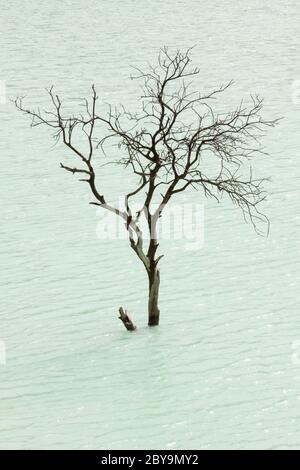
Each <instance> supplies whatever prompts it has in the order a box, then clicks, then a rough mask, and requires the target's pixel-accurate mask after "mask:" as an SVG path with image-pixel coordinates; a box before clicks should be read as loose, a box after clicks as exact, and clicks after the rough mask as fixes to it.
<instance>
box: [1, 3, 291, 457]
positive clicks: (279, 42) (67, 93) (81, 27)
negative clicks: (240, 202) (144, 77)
mask: <svg viewBox="0 0 300 470" xmlns="http://www.w3.org/2000/svg"><path fill="white" fill-rule="evenodd" d="M2 3H3V5H1V19H0V21H1V32H2V35H1V46H2V47H1V49H0V59H1V60H0V63H1V70H0V74H1V76H0V80H1V83H2V85H1V90H2V91H3V90H4V84H5V87H6V99H5V96H4V94H3V93H2V96H1V100H0V103H1V104H0V113H1V128H0V145H1V149H0V151H1V162H2V164H1V173H0V179H1V183H0V192H1V197H0V206H1V217H2V224H1V228H0V252H1V268H2V269H1V278H0V285H1V303H0V309H1V311H0V353H1V350H2V359H1V360H0V398H1V399H0V448H1V449H15V448H24V449H39V448H43V449H64V448H70V449H75V448H78V449H107V448H109V449H116V448H119V449H142V448H147V449H157V448H166V449H167V448H170V449H171V448H174V449H189V448H195V449H209V448H210V449H223V448H224V449H247V448H257V449H280V448H285V449H287V448H293V449H296V448H299V447H300V401H299V400H300V360H299V358H298V352H299V342H300V320H299V249H300V244H299V234H298V232H299V226H300V221H299V208H298V207H299V203H298V198H299V179H300V166H299V164H298V159H299V153H300V139H299V135H300V133H299V129H300V96H299V97H298V96H297V95H298V92H297V90H298V82H297V81H298V80H300V62H299V48H300V37H299V33H298V22H299V21H298V18H299V14H300V5H299V2H297V1H296V0H294V1H289V2H287V1H278V0H272V1H271V0H268V1H265V2H263V3H262V2H259V1H257V0H254V1H252V2H251V3H249V2H247V1H244V0H239V1H236V2H234V3H232V2H229V1H228V0H225V1H220V0H216V1H215V2H213V4H211V3H209V2H204V1H196V0H191V1H189V2H184V1H177V0H176V1H172V2H171V1H170V0H166V1H165V2H160V1H155V0H149V1H148V2H147V3H146V4H143V2H138V1H128V0H125V1H123V2H121V1H109V2H108V1H106V0H104V1H101V2H99V1H93V0H91V1H90V2H88V3H86V2H83V1H82V0H74V1H71V0H67V1H64V2H59V1H58V0H49V1H48V2H47V3H45V2H43V3H41V4H40V5H37V4H36V5H34V4H33V3H32V2H29V1H24V2H22V8H20V2H17V1H16V0H12V1H11V2H9V3H6V2H5V3H4V2H2ZM163 45H169V46H170V47H179V48H186V47H189V46H192V45H195V48H194V50H193V60H194V62H195V65H200V68H201V74H200V78H199V82H198V85H199V86H200V87H202V86H203V87H204V88H207V87H209V86H215V85H218V84H220V83H226V82H227V81H228V80H230V79H234V80H235V86H234V87H233V88H232V90H231V91H230V92H228V94H227V95H226V97H225V96H224V106H233V103H234V104H235V103H238V102H239V99H240V98H241V97H242V96H245V95H248V94H249V93H250V92H253V93H255V92H258V93H259V94H261V95H262V96H264V97H265V113H266V114H265V115H266V116H267V117H280V116H284V117H285V119H284V120H283V121H282V122H281V124H280V126H278V128H276V129H272V130H270V132H268V135H267V137H266V138H265V141H264V143H265V146H266V148H267V150H268V152H269V153H270V156H269V157H268V158H263V159H262V160H261V161H259V162H257V171H258V173H259V174H264V175H266V176H269V175H270V176H271V177H272V181H271V183H269V185H268V190H269V193H270V197H269V199H268V202H267V204H266V212H267V214H268V216H269V218H270V220H271V231H270V236H269V237H268V238H261V237H258V236H257V235H256V234H255V232H254V231H253V230H252V228H251V227H250V226H249V225H246V224H245V223H244V222H243V218H242V215H241V214H240V213H239V211H238V210H237V209H235V208H233V207H231V206H230V205H229V204H226V203H225V204H222V205H215V204H214V203H213V201H205V200H203V199H202V198H201V195H200V193H199V194H196V193H189V194H185V195H184V201H186V202H198V201H199V203H200V204H204V243H203V246H202V248H201V249H200V250H198V251H193V252H191V251H189V250H187V249H186V248H185V245H184V243H182V242H181V241H173V242H172V243H163V250H164V252H165V255H166V256H165V258H164V259H163V260H162V265H161V268H162V292H161V303H160V307H161V312H162V313H161V314H162V317H161V326H160V327H159V328H158V329H155V330H154V329H148V328H147V327H146V326H145V325H146V295H145V293H146V287H147V286H146V279H145V276H144V273H143V268H142V267H141V266H140V264H139V263H138V261H137V260H135V258H134V256H133V254H132V252H131V251H130V250H129V249H128V246H127V243H126V242H125V241H124V240H108V241H100V240H99V239H98V238H97V236H96V229H97V224H98V221H99V215H97V212H96V211H95V209H94V208H93V207H92V206H89V205H88V202H89V201H90V195H89V193H88V191H87V188H86V187H85V186H84V185H82V184H80V183H78V182H77V181H76V179H74V178H72V175H69V174H66V173H64V172H63V171H61V170H60V168H59V162H60V161H61V160H62V159H63V157H64V156H65V155H66V153H65V150H64V149H63V148H62V147H60V146H56V147H53V142H52V141H51V139H50V137H49V133H48V132H47V130H46V129H42V128H36V129H33V130H32V129H30V128H29V126H28V121H26V119H25V118H24V117H23V116H21V115H20V114H18V113H16V111H15V109H14V107H13V106H12V104H11V103H10V101H9V98H10V97H15V96H16V95H18V94H22V95H27V96H28V98H27V100H28V102H29V103H31V104H39V105H40V106H46V104H47V97H46V94H45V92H44V88H45V87H47V86H50V85H51V84H54V85H55V86H56V88H57V90H58V91H59V92H60V94H61V95H62V96H64V97H66V99H67V98H68V99H69V100H70V101H71V102H72V103H74V105H76V103H77V102H76V101H75V99H74V98H76V97H80V96H86V95H87V94H88V93H89V90H90V85H91V83H95V85H96V87H97V89H98V93H99V95H100V96H101V100H103V102H106V101H109V102H112V103H119V102H123V103H124V104H127V105H129V106H130V105H134V103H135V99H136V97H137V96H139V90H138V88H137V84H136V83H135V82H132V81H130V80H128V76H129V75H130V73H131V70H130V66H131V65H133V64H136V65H139V66H143V65H144V64H145V63H146V62H147V61H150V62H151V61H154V60H155V57H156V55H157V51H158V49H159V48H160V47H161V46H163ZM299 83H300V82H299ZM299 89H300V85H299ZM108 171H110V172H111V173H108V177H107V178H106V180H105V182H104V186H105V188H106V189H107V190H109V191H110V194H111V200H112V201H115V200H117V197H118V194H119V188H120V185H121V184H122V182H123V179H124V175H123V174H122V171H121V170H120V172H118V173H117V174H116V175H115V174H114V173H113V170H112V169H110V170H108ZM120 305H124V306H126V307H127V308H128V309H129V311H130V312H132V316H133V318H134V320H135V321H136V323H137V324H138V326H139V329H138V331H137V332H136V334H128V333H127V332H126V331H125V330H123V327H122V325H121V323H120V322H119V320H118V319H117V309H118V307H119V306H120ZM4 350H5V356H6V358H5V360H4V355H3V352H4Z"/></svg>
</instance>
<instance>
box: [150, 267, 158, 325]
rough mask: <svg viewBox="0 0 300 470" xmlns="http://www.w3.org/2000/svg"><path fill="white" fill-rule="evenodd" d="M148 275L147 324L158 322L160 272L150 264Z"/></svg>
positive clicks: (156, 323)
mask: <svg viewBox="0 0 300 470" xmlns="http://www.w3.org/2000/svg"><path fill="white" fill-rule="evenodd" d="M148 277H149V300H148V325H149V326H156V325H158V324H159V308H158V294H159V284H160V274H159V270H158V269H157V268H156V266H151V267H150V270H149V272H148Z"/></svg>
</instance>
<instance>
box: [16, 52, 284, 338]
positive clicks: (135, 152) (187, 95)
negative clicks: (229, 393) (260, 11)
mask: <svg viewBox="0 0 300 470" xmlns="http://www.w3.org/2000/svg"><path fill="white" fill-rule="evenodd" d="M190 63H191V59H190V50H188V51H186V52H184V53H182V52H180V51H176V52H175V53H174V54H171V53H170V52H169V50H168V49H167V48H163V49H162V50H161V51H160V52H159V56H158V63H157V64H156V66H155V67H151V66H149V68H148V70H146V71H142V70H139V69H135V71H136V74H135V76H134V77H132V78H136V79H140V80H141V81H142V89H143V93H142V96H141V100H140V111H139V112H138V113H132V112H130V111H128V110H127V109H125V108H124V107H121V108H119V109H117V108H113V107H111V106H109V108H108V110H107V111H104V112H102V113H99V111H98V109H97V99H98V96H97V93H96V90H95V87H94V86H92V96H91V99H90V100H87V99H85V100H83V101H84V114H78V115H66V113H65V112H64V109H63V106H62V100H61V98H60V97H59V96H58V95H57V94H56V93H55V92H54V89H53V87H52V88H50V89H49V90H47V91H48V94H49V97H50V100H51V107H52V109H49V110H44V111H41V110H40V109H37V110H31V109H28V108H27V107H25V105H24V104H23V99H22V98H17V99H16V100H15V105H16V107H17V108H18V109H19V110H20V111H22V112H23V113H24V114H27V115H29V116H30V117H31V119H32V123H31V125H32V127H36V126H39V125H45V126H48V127H50V128H51V129H52V130H53V131H54V138H55V139H56V141H59V140H60V141H62V143H63V144H64V145H65V146H66V147H67V148H68V149H69V150H71V151H72V152H73V153H74V157H75V158H77V162H78V163H77V164H76V163H75V165H74V166H67V165H66V164H64V163H61V167H62V168H63V169H64V170H66V171H68V172H71V173H73V174H74V175H78V176H80V180H81V181H85V182H87V183H88V185H89V187H90V190H91V192H92V195H93V197H94V200H93V201H92V202H91V204H95V205H97V206H99V207H101V208H103V209H105V210H108V211H111V212H113V213H114V214H115V215H116V216H118V217H121V219H122V220H123V221H124V225H125V228H126V230H127V232H128V239H129V244H130V246H131V248H132V250H133V251H134V252H135V254H136V255H137V256H138V258H139V259H140V260H141V262H142V263H143V265H144V267H145V270H146V273H147V276H148V280H149V295H148V325H149V326H155V325H158V323H159V313H160V312H159V307H158V296H159V285H160V272H159V261H160V259H161V258H162V255H158V247H159V241H158V237H157V223H158V219H159V218H160V217H161V215H162V213H163V210H164V207H165V206H166V205H167V204H168V203H169V201H170V200H171V198H173V197H174V196H175V195H176V194H178V193H180V192H182V191H185V190H187V189H189V188H192V189H194V190H202V191H203V193H204V195H205V196H207V197H211V198H214V199H215V200H216V201H220V199H221V198H222V197H223V196H227V197H228V198H230V199H231V201H232V202H233V203H234V204H236V205H238V206H239V207H240V208H241V209H242V211H243V213H244V216H245V218H246V219H247V220H249V221H250V222H251V223H252V224H253V226H254V228H255V229H256V231H259V230H260V228H259V223H260V222H266V223H267V224H268V219H267V217H266V216H265V215H263V214H262V213H261V211H260V210H259V208H258V206H259V204H260V203H261V202H262V201H263V200H264V199H265V197H266V193H265V190H264V188H263V183H264V179H261V178H260V179H255V178H254V177H253V174H252V166H251V160H252V159H253V157H254V156H259V155H260V154H262V153H264V152H263V150H262V147H261V143H260V138H261V136H262V135H263V131H264V129H265V128H266V127H269V126H274V125H275V124H276V122H277V120H273V121H267V120H264V119H263V118H262V117H261V109H262V106H263V101H262V99H261V98H259V97H258V96H251V99H250V102H249V104H248V105H247V106H246V105H244V104H243V103H240V104H239V105H238V106H237V107H236V108H235V109H233V111H231V112H228V113H218V112H216V110H214V109H213V108H212V105H211V102H212V100H213V99H216V98H217V97H218V95H220V94H221V93H223V92H224V91H225V90H226V89H227V88H228V87H229V86H230V85H231V84H232V82H230V83H228V84H227V85H225V86H220V87H219V88H218V89H215V90H213V91H210V92H209V93H203V94H202V93H199V92H198V91H192V90H191V84H192V82H191V81H190V79H191V77H194V76H195V75H197V74H198V73H199V69H198V68H191V66H190ZM99 128H100V129H104V130H105V132H106V134H105V136H104V137H102V138H97V137H96V132H97V131H98V129H99ZM78 134H79V135H80V134H81V137H83V138H84V139H85V145H86V148H85V150H84V151H83V150H81V149H80V148H79V147H78V145H77V144H76V143H75V138H74V137H75V135H76V136H77V137H78ZM111 139H116V143H117V145H118V148H119V151H120V158H119V159H118V160H117V161H115V162H113V163H115V164H116V165H118V166H120V165H121V166H123V167H124V168H126V169H129V170H130V171H131V172H133V173H134V175H136V186H135V187H134V188H133V189H132V191H131V192H130V193H128V194H124V210H123V209H120V208H118V207H114V206H113V205H111V204H110V203H109V199H108V198H107V196H106V195H104V194H103V192H102V191H101V179H100V178H99V177H101V175H99V177H97V179H96V170H95V159H96V158H97V157H99V158H104V156H103V154H104V155H105V148H104V145H105V143H106V142H107V141H108V140H111ZM124 155H125V156H124ZM106 158H107V156H106ZM210 162H212V165H210ZM212 168H213V170H212ZM141 196H142V198H143V202H142V204H141V207H140V210H139V211H138V212H135V213H133V211H132V202H133V200H134V198H135V197H139V198H140V197H141ZM157 197H158V198H159V204H158V205H157V206H155V208H154V200H155V198H157ZM141 217H146V220H147V231H149V234H150V237H149V243H148V242H147V246H146V247H145V237H144V234H143V232H142V229H141ZM120 319H121V320H122V322H123V323H124V325H125V327H126V328H127V329H128V330H134V329H135V326H134V325H133V323H132V322H131V320H130V318H129V316H128V314H127V312H126V311H125V313H124V310H123V309H122V308H121V309H120Z"/></svg>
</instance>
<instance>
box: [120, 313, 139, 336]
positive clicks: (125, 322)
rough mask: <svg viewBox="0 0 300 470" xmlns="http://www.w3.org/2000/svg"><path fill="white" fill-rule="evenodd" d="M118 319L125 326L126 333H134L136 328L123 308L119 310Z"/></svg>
mask: <svg viewBox="0 0 300 470" xmlns="http://www.w3.org/2000/svg"><path fill="white" fill-rule="evenodd" d="M119 313H120V316H119V319H120V320H121V322H122V323H123V325H124V326H125V328H126V330H128V331H134V330H136V326H135V325H134V324H133V323H132V320H131V319H130V318H129V316H128V313H127V310H125V311H124V309H123V307H120V308H119Z"/></svg>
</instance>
